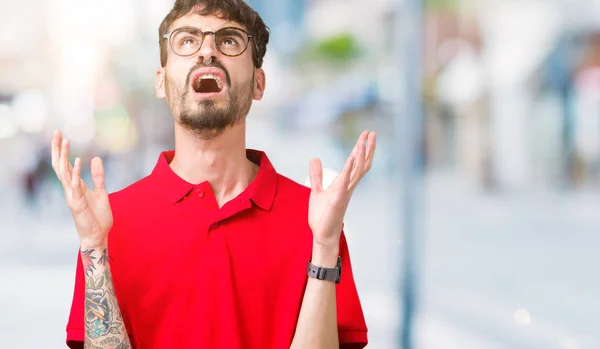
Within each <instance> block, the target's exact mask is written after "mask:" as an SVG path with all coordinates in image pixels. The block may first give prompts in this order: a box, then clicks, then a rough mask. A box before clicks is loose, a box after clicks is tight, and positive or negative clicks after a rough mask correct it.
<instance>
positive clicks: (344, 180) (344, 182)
mask: <svg viewBox="0 0 600 349" xmlns="http://www.w3.org/2000/svg"><path fill="white" fill-rule="evenodd" d="M355 164H356V159H355V158H354V156H350V157H349V158H348V160H346V164H345V165H344V169H343V170H342V173H340V177H341V181H340V187H341V188H342V189H343V191H344V192H345V191H346V190H348V186H349V184H350V178H351V177H350V176H351V174H352V169H353V168H354V167H355Z"/></svg>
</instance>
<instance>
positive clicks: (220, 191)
mask: <svg viewBox="0 0 600 349" xmlns="http://www.w3.org/2000/svg"><path fill="white" fill-rule="evenodd" d="M170 167H171V169H172V170H173V172H175V173H176V174H177V175H178V176H179V177H181V178H183V179H184V180H185V181H187V182H189V183H193V184H199V183H202V182H206V181H208V182H209V183H210V185H211V188H212V190H213V192H214V194H215V198H216V200H217V203H218V204H219V207H221V206H223V205H224V204H225V203H226V202H227V201H229V200H231V199H233V198H235V197H236V196H238V195H239V194H240V193H241V192H243V191H244V189H246V187H248V185H249V184H250V183H251V182H252V180H253V179H254V177H255V176H256V173H258V166H257V165H256V164H254V163H252V162H250V161H249V160H248V159H247V158H246V124H245V122H240V123H237V124H236V125H234V126H232V127H230V128H228V129H227V130H226V131H225V132H224V133H223V134H221V135H219V136H218V137H215V138H213V139H210V140H204V139H201V138H199V137H198V136H197V135H195V134H194V133H193V132H191V131H189V130H187V129H184V128H182V127H181V126H179V125H178V124H177V123H175V157H174V158H173V161H172V162H171V164H170Z"/></svg>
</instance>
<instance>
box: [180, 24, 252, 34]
mask: <svg viewBox="0 0 600 349" xmlns="http://www.w3.org/2000/svg"><path fill="white" fill-rule="evenodd" d="M221 29H239V30H241V31H243V32H245V33H247V31H246V30H244V29H243V28H240V27H233V26H227V27H222V28H219V29H217V30H202V29H200V28H198V27H194V26H190V25H184V26H182V27H178V28H175V29H173V30H171V32H174V31H175V30H196V31H199V32H203V33H204V32H213V33H216V32H218V31H219V30H221Z"/></svg>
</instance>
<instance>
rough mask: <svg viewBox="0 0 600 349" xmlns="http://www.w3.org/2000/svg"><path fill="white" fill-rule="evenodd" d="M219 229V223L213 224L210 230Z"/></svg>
mask: <svg viewBox="0 0 600 349" xmlns="http://www.w3.org/2000/svg"><path fill="white" fill-rule="evenodd" d="M218 227H219V223H213V224H211V225H210V229H217V228H218Z"/></svg>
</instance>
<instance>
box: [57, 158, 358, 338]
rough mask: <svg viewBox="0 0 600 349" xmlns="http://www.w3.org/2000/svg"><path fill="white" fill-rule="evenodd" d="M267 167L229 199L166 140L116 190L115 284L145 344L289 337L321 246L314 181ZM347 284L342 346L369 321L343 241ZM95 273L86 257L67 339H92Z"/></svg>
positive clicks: (341, 311)
mask: <svg viewBox="0 0 600 349" xmlns="http://www.w3.org/2000/svg"><path fill="white" fill-rule="evenodd" d="M247 154H248V158H249V159H250V160H251V161H253V162H255V163H256V164H258V165H259V166H260V169H259V171H258V175H257V176H256V178H255V179H254V181H253V182H252V183H251V184H250V185H249V186H248V187H247V188H246V189H245V190H244V192H242V193H241V194H240V195H239V196H238V197H236V198H235V199H233V200H231V201H230V202H228V203H227V204H225V205H224V206H223V207H221V208H219V207H218V206H217V202H216V200H215V197H214V195H213V191H212V189H211V187H210V184H209V183H208V182H204V183H200V184H198V185H194V184H190V183H188V182H186V181H184V180H183V179H181V178H180V177H178V176H177V175H176V174H175V173H174V172H173V171H172V170H171V168H170V167H169V163H170V162H171V160H172V159H173V156H174V152H173V151H170V152H164V153H162V154H161V155H160V157H159V159H158V163H157V164H156V167H155V168H154V170H153V172H152V174H150V175H149V176H147V177H145V178H143V179H142V180H140V181H138V182H136V183H134V184H133V185H131V186H129V187H128V188H126V189H124V190H122V191H119V192H116V193H113V194H111V195H110V202H111V206H112V210H113V216H114V225H113V227H112V229H111V231H110V234H109V238H108V246H109V251H110V254H109V256H110V265H111V269H112V273H113V283H114V287H115V293H116V296H117V299H118V301H119V306H120V309H121V313H122V315H123V319H124V322H125V326H126V328H127V332H128V333H129V335H130V337H131V339H132V344H133V346H134V347H135V348H138V349H139V348H142V349H150V348H157V349H165V348H225V349H253V348H256V349H267V348H277V349H279V348H281V349H283V348H289V346H290V344H291V343H292V339H293V337H294V331H295V329H296V324H297V321H298V315H299V313H300V307H301V305H302V298H303V295H304V290H305V287H306V282H307V276H306V264H307V262H308V260H309V259H310V258H311V253H312V232H311V230H310V228H309V226H308V221H307V217H308V197H309V193H310V189H309V188H307V187H305V186H302V185H300V184H298V183H296V182H293V181H292V180H290V179H288V178H286V177H284V176H282V175H280V174H278V173H277V172H275V169H274V168H273V165H272V164H271V162H270V161H269V159H268V158H267V156H266V155H265V154H264V153H262V152H258V151H253V150H249V151H248V152H247ZM340 255H341V257H342V279H341V282H340V284H338V285H337V286H336V300H337V319H338V331H339V339H340V343H341V347H342V348H363V347H364V346H365V345H366V343H367V327H366V325H365V320H364V316H363V312H362V308H361V304H360V301H359V298H358V294H357V292H356V286H355V284H354V278H353V276H352V269H351V265H350V257H349V255H348V246H347V244H346V239H345V237H344V236H343V235H342V240H341V245H340ZM84 294H85V286H84V274H83V269H82V266H81V259H80V258H78V259H77V272H76V280H75V292H74V296H73V304H72V307H71V314H70V317H69V322H68V324H67V345H69V346H70V347H71V348H76V347H81V345H82V342H83V339H84V326H83V320H84V315H83V307H84Z"/></svg>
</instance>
